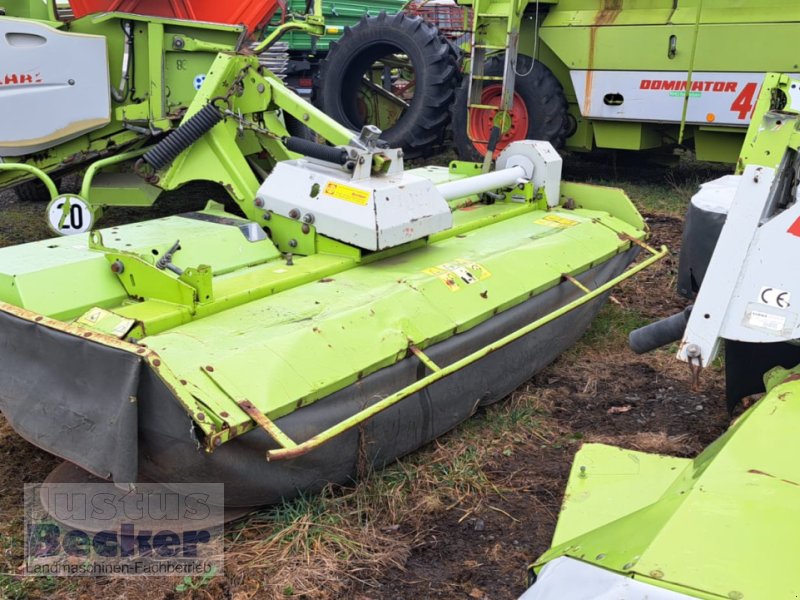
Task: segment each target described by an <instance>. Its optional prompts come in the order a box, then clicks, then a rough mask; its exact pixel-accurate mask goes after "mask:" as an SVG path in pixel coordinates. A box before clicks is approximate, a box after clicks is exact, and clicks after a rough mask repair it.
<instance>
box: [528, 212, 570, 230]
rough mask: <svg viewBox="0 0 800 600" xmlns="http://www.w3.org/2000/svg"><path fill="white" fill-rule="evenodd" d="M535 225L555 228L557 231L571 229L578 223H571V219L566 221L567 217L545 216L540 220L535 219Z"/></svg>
mask: <svg viewBox="0 0 800 600" xmlns="http://www.w3.org/2000/svg"><path fill="white" fill-rule="evenodd" d="M534 223H536V224H537V225H544V226H545V227H556V228H558V229H564V228H565V227H572V226H573V225H577V224H578V221H573V220H572V219H568V218H567V217H559V216H558V215H547V216H545V217H542V218H541V219H536V220H535V221H534Z"/></svg>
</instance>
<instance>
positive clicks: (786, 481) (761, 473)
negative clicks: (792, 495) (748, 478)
mask: <svg viewBox="0 0 800 600" xmlns="http://www.w3.org/2000/svg"><path fill="white" fill-rule="evenodd" d="M747 472H748V473H750V474H752V475H763V476H764V477H769V478H770V479H779V478H778V477H775V475H770V474H769V473H766V472H764V471H759V470H758V469H749V470H748V471H747ZM779 481H782V482H783V483H788V484H789V485H795V486H798V487H800V483H797V482H796V481H792V480H791V479H782V478H781V479H779Z"/></svg>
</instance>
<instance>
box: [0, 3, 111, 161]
mask: <svg viewBox="0 0 800 600" xmlns="http://www.w3.org/2000/svg"><path fill="white" fill-rule="evenodd" d="M0 65H2V66H1V67H0V114H2V115H3V118H2V119H0V157H1V156H22V155H25V154H30V153H33V152H39V151H41V150H45V149H47V148H50V147H52V146H55V145H57V144H59V143H61V142H65V141H67V140H71V139H73V138H76V137H78V136H79V135H81V134H83V133H86V132H87V131H91V130H93V129H97V128H99V127H102V126H104V125H106V124H107V123H109V122H110V119H111V97H110V93H109V75H108V58H107V52H106V39H105V38H104V37H102V36H97V35H84V34H78V33H65V32H63V31H58V30H57V29H53V28H52V27H50V26H48V25H45V24H43V23H37V22H35V21H29V20H25V19H12V18H5V17H4V18H3V19H0Z"/></svg>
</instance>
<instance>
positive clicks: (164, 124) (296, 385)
mask: <svg viewBox="0 0 800 600" xmlns="http://www.w3.org/2000/svg"><path fill="white" fill-rule="evenodd" d="M34 6H38V3H31V7H34ZM304 25H306V26H309V25H310V24H309V23H308V22H306V23H304ZM317 25H319V23H315V24H314V26H315V27H316V26H317ZM0 30H2V32H3V33H4V39H6V40H11V41H12V42H13V44H12V46H13V47H12V49H11V50H8V48H7V49H6V50H7V51H8V52H9V55H8V56H9V57H10V58H11V59H13V60H7V61H6V64H7V65H8V66H7V68H8V69H9V70H10V72H14V73H17V74H18V81H17V83H16V84H13V85H11V86H10V88H4V89H2V90H0V105H2V108H3V110H4V111H5V113H6V114H22V113H23V111H29V112H34V113H38V114H40V116H41V118H40V119H38V120H37V121H35V123H34V122H33V121H29V120H20V121H19V122H18V124H17V127H18V129H17V130H16V131H15V132H14V133H15V134H16V135H15V136H12V135H11V134H10V132H9V129H6V130H5V132H4V138H3V144H4V146H5V147H7V148H9V147H18V148H25V149H26V150H30V149H31V148H32V147H34V146H36V147H37V149H38V150H37V151H38V152H39V153H40V155H41V156H42V157H48V156H50V155H51V153H55V152H56V151H58V150H62V149H63V145H64V144H68V143H70V142H69V141H68V140H69V139H70V138H72V139H74V140H81V142H80V143H81V144H83V143H84V142H85V141H86V138H85V137H77V138H76V137H74V136H77V135H84V136H85V135H87V134H85V133H84V134H81V132H82V131H87V130H88V131H89V132H90V133H89V134H88V135H89V136H90V137H91V136H92V135H94V134H96V136H97V137H96V139H98V140H99V139H103V138H102V136H103V134H102V133H100V132H103V131H107V130H105V129H103V128H104V127H106V126H107V125H106V124H107V123H109V121H110V120H111V121H112V122H116V123H123V124H124V125H125V127H124V128H123V129H122V132H121V134H124V135H130V138H129V139H127V142H126V143H127V148H126V149H125V150H124V151H122V152H119V151H117V150H119V148H118V146H119V145H121V144H122V143H123V140H122V139H120V140H119V141H118V142H117V144H116V145H115V148H114V151H113V152H112V151H111V150H108V147H106V148H107V150H108V155H107V156H106V157H104V158H100V159H99V160H96V161H94V162H92V163H91V166H90V167H89V168H88V169H87V171H86V174H85V177H84V179H83V186H82V192H81V194H79V195H61V196H56V197H55V198H54V200H53V201H52V202H51V203H50V206H49V208H48V217H49V222H50V224H51V226H52V227H53V229H54V231H56V232H57V233H59V234H74V235H71V236H69V237H60V238H54V239H50V240H45V241H39V242H34V243H28V244H23V245H20V246H15V247H9V248H5V249H3V250H0V357H2V360H0V409H2V412H3V413H4V415H5V416H6V418H7V419H8V420H9V422H10V423H11V425H12V426H13V428H14V429H15V430H16V431H17V432H18V433H19V434H20V435H21V436H23V437H24V438H25V439H27V440H29V441H30V442H31V443H33V444H36V445H37V446H40V447H41V448H44V449H45V450H47V451H49V452H51V453H53V454H55V455H58V456H60V457H63V458H65V459H66V460H68V461H71V462H73V463H75V464H77V465H79V466H80V467H82V468H83V469H85V470H86V471H88V472H90V473H92V474H94V475H95V476H98V477H102V478H105V479H110V480H112V481H114V482H116V483H118V484H129V483H131V482H136V481H140V480H147V479H149V480H155V481H161V482H177V483H180V482H194V481H203V482H223V483H225V495H226V505H228V506H232V507H249V506H258V505H263V504H267V503H272V502H276V501H278V500H280V499H281V498H288V497H292V496H294V495H295V494H297V493H298V492H299V491H314V490H318V489H320V488H321V487H322V486H324V485H325V484H327V483H328V482H340V483H343V482H347V481H350V480H351V479H352V478H353V477H355V476H356V475H357V473H358V472H361V470H362V469H363V468H369V467H370V466H372V465H377V466H380V465H384V464H386V463H387V462H389V461H392V460H394V459H395V458H396V457H399V456H401V455H404V454H406V453H408V452H411V451H412V450H414V449H416V448H419V447H420V446H422V445H423V444H425V443H427V442H429V441H430V440H432V439H434V438H435V437H436V436H438V435H441V434H442V433H444V432H445V431H448V430H449V429H451V428H452V427H454V426H455V425H457V424H458V423H459V422H461V421H462V420H464V419H466V418H467V417H469V416H470V415H472V414H473V413H474V412H475V411H476V410H477V409H478V407H480V406H485V405H487V404H490V403H492V402H495V401H497V400H500V399H501V398H503V397H504V396H505V395H506V394H508V393H509V392H511V391H512V390H513V389H514V388H515V387H516V386H518V385H519V384H520V383H522V382H524V381H525V380H526V379H528V378H529V377H531V376H532V375H533V374H534V373H535V372H537V371H538V370H539V369H541V368H542V367H544V366H545V365H546V364H548V363H549V362H550V361H552V360H553V359H554V358H555V357H556V356H558V354H559V353H560V352H562V351H563V350H564V349H566V348H567V347H568V346H569V345H571V344H572V343H574V342H575V341H576V340H577V339H578V338H579V337H580V336H581V334H582V333H583V331H584V330H585V329H586V328H587V326H588V325H589V323H590V322H591V320H592V318H593V316H594V315H595V314H596V312H597V311H598V310H599V308H600V306H601V305H602V303H603V301H604V299H605V298H606V297H607V296H608V294H609V292H610V290H611V288H612V287H613V286H615V285H617V284H618V283H620V282H621V281H623V280H625V279H626V278H628V277H630V276H631V275H633V274H634V273H636V272H637V271H639V270H641V269H643V268H645V267H647V266H648V265H649V264H651V263H652V262H654V261H655V260H658V258H660V257H661V256H663V255H664V254H665V252H666V249H664V248H662V249H661V250H659V251H656V250H653V249H651V248H649V247H648V246H647V245H646V244H644V243H643V240H644V239H645V238H646V227H645V225H644V223H643V221H642V218H641V217H640V215H639V214H638V213H637V211H636V209H635V208H634V206H633V205H632V203H631V202H630V201H629V200H628V199H627V197H626V196H625V194H624V193H623V192H622V191H620V190H613V189H605V188H599V187H595V186H591V185H579V184H570V183H562V182H561V180H560V177H561V158H560V157H559V156H558V154H557V153H556V152H555V151H554V150H553V148H552V146H551V145H550V144H549V143H546V142H535V141H523V142H520V143H517V144H514V145H511V146H509V147H508V148H507V149H506V150H505V151H504V152H503V154H502V155H501V156H500V157H499V159H498V161H497V164H496V168H495V169H494V170H493V171H492V172H491V173H487V174H480V172H481V165H478V164H474V163H461V162H453V163H452V164H451V165H450V166H449V168H436V167H424V168H418V169H414V170H405V169H404V166H403V152H402V150H399V149H392V148H388V147H386V146H385V144H383V143H382V142H381V140H380V133H381V132H380V131H379V130H377V129H376V128H374V127H369V126H368V127H365V128H364V129H363V130H362V131H361V132H360V133H354V132H352V131H350V130H348V129H345V128H344V127H342V126H341V125H339V124H338V123H336V122H335V121H333V120H332V119H330V118H328V117H326V116H325V115H324V114H323V113H321V112H320V111H319V110H317V109H315V108H314V107H313V106H311V105H309V104H307V103H306V102H304V101H303V100H302V99H300V98H299V97H297V96H296V95H294V94H293V93H292V92H290V91H289V90H287V89H286V88H285V87H284V86H283V85H282V83H281V82H280V81H279V80H278V79H277V78H275V77H274V76H273V75H272V74H271V73H269V72H268V71H266V70H265V69H264V68H263V66H262V65H260V64H259V62H258V59H257V57H256V56H254V55H252V54H250V53H245V52H237V51H236V44H235V40H237V39H239V38H240V37H241V35H242V30H241V28H238V29H237V28H235V27H231V26H211V25H208V24H198V23H192V22H186V21H180V20H175V19H169V18H164V17H158V18H156V17H141V16H133V15H129V14H122V13H112V14H103V15H89V16H87V17H84V18H82V19H78V20H76V21H73V22H71V23H70V28H69V31H65V30H59V29H57V28H55V27H53V26H51V24H50V23H48V22H43V21H40V20H35V19H22V18H8V17H6V18H3V19H0ZM126 32H129V33H130V34H131V35H139V34H141V35H143V36H144V37H142V38H135V39H137V40H138V39H142V40H145V41H146V42H147V43H144V41H143V42H142V43H140V42H138V41H137V42H136V43H134V44H133V47H132V48H129V50H131V51H132V52H133V53H134V55H135V57H136V58H135V69H134V68H132V69H129V70H126V69H125V68H124V65H126V64H133V63H131V62H130V60H131V59H129V58H125V59H123V58H122V54H121V53H119V49H120V47H122V48H124V47H126V45H127V44H128V43H129V42H128V41H126V40H129V35H128V33H126ZM142 32H146V35H144V33H142ZM232 39H233V44H232V42H231V40H232ZM63 57H69V60H68V62H67V61H64V60H62V58H63ZM107 61H108V62H107ZM34 64H36V65H47V70H45V69H44V68H43V69H42V71H41V73H39V72H38V71H32V69H33V65H34ZM181 64H184V66H185V68H181V67H178V65H181ZM51 65H52V67H53V68H52V70H51V69H50V66H51ZM109 65H110V70H111V71H110V72H111V73H120V72H123V73H128V74H129V75H130V76H131V77H130V81H128V79H126V78H125V77H123V78H122V80H123V88H122V89H123V91H124V92H125V90H127V92H125V93H126V94H127V95H128V97H129V98H130V97H132V96H135V97H136V98H137V99H138V101H137V102H134V103H128V104H126V105H125V106H124V107H123V108H118V109H116V111H115V112H114V114H113V115H112V114H111V112H110V110H111V109H110V107H109V98H108V84H109V78H110V77H109ZM57 66H58V68H56V67H57ZM198 74H202V76H200V75H198ZM28 75H30V76H31V80H30V81H29V80H28ZM134 76H135V77H134ZM20 77H22V79H20ZM40 79H41V80H42V81H39V80H40ZM134 86H135V92H134V91H133V88H134ZM8 89H12V90H13V92H14V93H13V94H11V93H7V90H8ZM56 103H58V104H60V106H62V110H60V111H57V112H55V111H52V110H51V111H45V110H42V111H38V109H37V110H34V109H35V108H37V107H43V106H53V105H55V104H56ZM287 114H289V115H293V116H294V117H295V118H297V119H299V120H301V121H302V122H303V123H305V124H306V125H307V126H308V127H309V128H311V129H312V130H313V131H314V132H316V133H317V134H318V135H319V136H321V137H322V138H324V139H326V140H328V142H329V143H330V145H321V144H316V143H312V142H309V141H307V140H303V139H298V138H292V137H288V136H287V131H286V128H285V126H284V122H283V116H285V115H287ZM22 124H25V127H22V126H21V125H22ZM28 126H30V127H28ZM5 127H10V126H9V125H8V124H6V125H5ZM34 130H35V131H34ZM140 131H144V132H152V131H160V133H159V135H157V136H150V135H149V133H147V134H146V135H145V137H146V138H147V139H148V140H151V141H153V143H148V144H144V143H143V142H142V141H141V139H140V137H139V132H140ZM153 137H154V138H155V140H153ZM106 139H107V138H106ZM2 168H4V169H20V168H28V167H26V166H25V165H24V164H22V163H17V164H14V163H10V162H9V163H5V164H3V165H2ZM29 170H31V171H32V172H34V174H36V175H37V176H39V177H41V178H42V179H43V181H46V182H48V186H50V187H52V182H50V180H49V178H48V177H47V175H46V174H44V173H42V172H41V170H38V169H36V168H35V167H33V166H30V167H29ZM198 180H207V181H214V182H218V183H221V184H222V185H223V186H224V188H225V189H226V190H227V191H228V192H229V194H230V196H231V198H232V199H233V200H234V201H235V203H236V205H237V213H238V214H231V213H229V212H226V211H225V210H223V207H222V206H221V205H219V204H217V203H214V202H210V203H209V204H208V206H207V207H206V208H205V209H204V210H200V211H197V212H191V213H187V214H181V215H177V216H171V217H167V218H162V219H157V220H151V221H144V222H140V223H134V224H130V225H125V226H119V227H111V228H108V229H100V230H98V229H96V227H95V223H96V221H97V220H98V219H100V218H101V217H102V213H103V210H104V208H106V207H107V206H112V205H113V206H120V205H126V206H149V205H151V204H152V203H153V202H154V200H155V198H156V197H157V196H158V194H159V193H160V192H161V191H162V190H164V189H176V188H178V187H180V186H181V185H183V184H184V183H186V182H190V181H198ZM54 194H55V192H54ZM642 249H644V251H645V253H646V254H647V255H648V256H646V258H645V260H643V261H641V262H639V263H637V264H636V265H635V266H633V267H630V268H628V267H629V265H630V264H631V262H632V261H633V259H634V258H635V257H636V256H637V254H638V253H639V252H640V251H641V250H642ZM626 269H627V270H626Z"/></svg>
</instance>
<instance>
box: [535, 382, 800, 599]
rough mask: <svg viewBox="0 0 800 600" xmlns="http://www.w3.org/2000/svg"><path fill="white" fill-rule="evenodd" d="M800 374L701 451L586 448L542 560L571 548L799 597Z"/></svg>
mask: <svg viewBox="0 0 800 600" xmlns="http://www.w3.org/2000/svg"><path fill="white" fill-rule="evenodd" d="M798 379H800V376H798V375H797V374H796V373H792V374H788V373H787V372H785V371H783V372H781V373H779V374H778V375H777V376H775V375H773V377H772V380H773V384H774V383H775V381H776V380H777V381H782V383H779V384H778V385H775V387H773V388H772V389H771V391H770V392H769V393H768V394H767V395H766V396H765V397H764V398H763V399H762V400H760V401H759V402H758V403H757V404H756V405H755V406H754V407H753V408H751V409H750V410H749V411H748V412H747V413H745V415H743V416H742V417H741V418H740V419H739V420H738V421H737V422H736V424H735V425H734V426H733V427H732V428H731V429H730V430H729V431H728V432H727V433H726V434H725V435H723V436H722V437H721V438H720V439H719V440H717V441H716V442H715V443H713V444H712V445H711V446H709V447H708V448H707V449H706V450H705V451H704V452H703V453H702V454H700V455H699V456H698V457H697V458H696V459H694V460H689V459H680V458H670V457H663V456H656V455H649V454H645V453H641V452H635V451H632V450H625V449H621V448H615V447H611V446H605V445H602V444H587V445H585V446H584V447H583V448H582V449H581V451H580V452H579V453H578V454H577V456H576V458H575V462H574V464H573V469H572V473H571V475H570V480H569V483H568V486H567V490H566V493H565V500H564V506H563V510H562V513H561V516H560V519H559V523H558V527H557V529H556V533H555V536H554V539H553V543H554V548H553V549H551V550H550V551H548V552H547V553H546V554H545V555H543V556H542V557H541V558H540V559H539V560H538V561H537V565H539V566H541V565H544V564H545V563H547V562H548V561H550V560H552V559H554V558H555V557H557V556H561V555H565V556H571V557H574V558H578V559H581V560H584V561H589V562H592V563H595V564H596V565H597V566H599V567H602V568H604V569H611V570H613V571H617V572H621V573H625V574H627V575H629V576H633V577H635V578H637V579H641V580H643V581H649V582H651V583H654V584H657V585H659V586H662V587H666V588H669V589H676V590H683V591H687V592H688V593H690V594H691V595H692V596H696V597H698V598H738V599H742V598H744V599H746V598H770V599H772V598H795V597H797V596H798V595H800V583H798V580H797V577H796V576H795V569H796V564H795V562H796V557H797V554H798V552H800V542H798V540H800V521H798V519H797V506H798V502H799V501H800V464H798V462H797V460H796V456H797V455H798V453H800V438H798V436H797V431H798V428H800V381H798Z"/></svg>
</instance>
